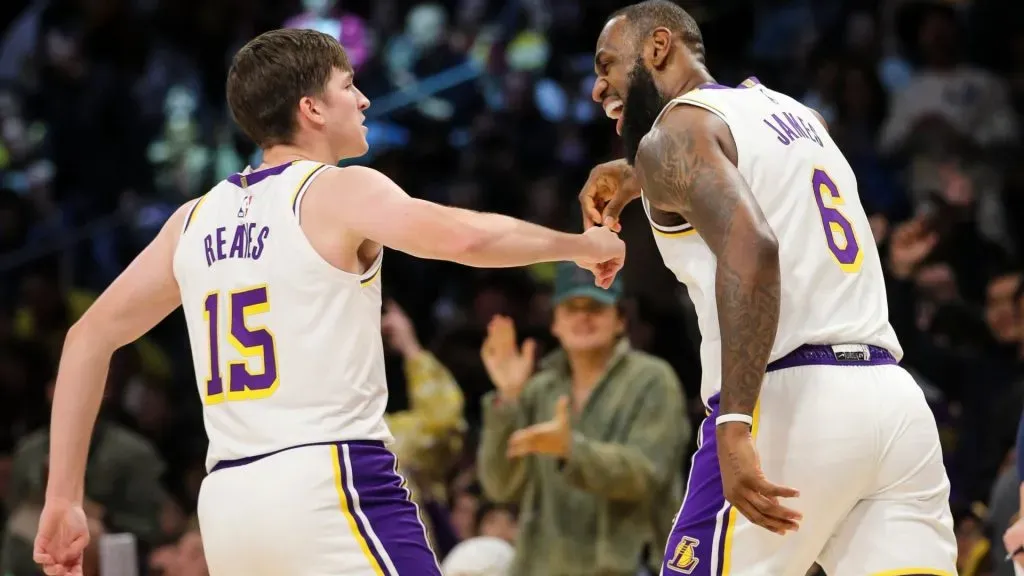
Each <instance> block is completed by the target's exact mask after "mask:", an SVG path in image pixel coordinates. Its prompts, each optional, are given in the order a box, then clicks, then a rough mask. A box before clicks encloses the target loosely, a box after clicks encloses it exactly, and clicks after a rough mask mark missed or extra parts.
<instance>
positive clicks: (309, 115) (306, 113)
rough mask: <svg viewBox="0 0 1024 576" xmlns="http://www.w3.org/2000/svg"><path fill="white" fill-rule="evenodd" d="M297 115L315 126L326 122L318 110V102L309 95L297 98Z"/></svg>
mask: <svg viewBox="0 0 1024 576" xmlns="http://www.w3.org/2000/svg"><path fill="white" fill-rule="evenodd" d="M299 116H300V117H303V118H305V119H306V120H307V121H308V122H310V123H312V124H314V125H316V126H323V125H324V124H326V122H327V121H326V119H325V118H324V116H323V114H321V112H320V106H319V103H318V102H317V101H316V100H315V99H313V98H310V97H309V96H303V97H302V98H300V99H299Z"/></svg>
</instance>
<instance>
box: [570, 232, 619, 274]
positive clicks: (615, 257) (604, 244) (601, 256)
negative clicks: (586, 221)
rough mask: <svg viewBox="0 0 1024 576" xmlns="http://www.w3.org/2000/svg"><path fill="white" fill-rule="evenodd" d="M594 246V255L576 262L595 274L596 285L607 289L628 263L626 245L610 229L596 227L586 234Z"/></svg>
mask: <svg viewBox="0 0 1024 576" xmlns="http://www.w3.org/2000/svg"><path fill="white" fill-rule="evenodd" d="M583 235H584V236H587V237H588V240H590V242H591V243H592V244H593V246H594V250H593V255H592V256H588V257H587V258H586V259H580V260H577V261H576V265H577V266H579V267H580V268H585V269H587V270H590V271H591V272H593V273H594V283H595V284H597V285H598V286H600V287H601V288H605V289H607V288H608V287H610V286H611V285H612V282H613V281H614V280H615V276H616V275H618V273H619V270H622V266H623V264H625V261H626V243H625V242H623V241H622V239H621V238H619V237H618V235H616V234H615V233H614V232H612V231H611V229H610V228H608V227H604V226H594V227H592V228H588V229H587V230H586V231H585V232H584V233H583Z"/></svg>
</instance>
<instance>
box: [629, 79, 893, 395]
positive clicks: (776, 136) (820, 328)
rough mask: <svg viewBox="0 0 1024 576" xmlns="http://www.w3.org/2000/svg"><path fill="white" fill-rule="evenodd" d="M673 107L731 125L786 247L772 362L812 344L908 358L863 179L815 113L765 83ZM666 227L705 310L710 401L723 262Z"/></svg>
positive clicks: (702, 94) (666, 251) (686, 231)
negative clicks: (892, 322)
mask: <svg viewBox="0 0 1024 576" xmlns="http://www.w3.org/2000/svg"><path fill="white" fill-rule="evenodd" d="M673 103H674V105H681V104H689V105H694V106H698V107H701V108H704V109H706V110H708V111H710V112H712V113H714V114H716V115H718V116H719V117H721V118H722V119H723V120H725V122H726V123H727V124H728V125H729V129H730V131H731V133H732V136H733V138H734V139H735V142H736V150H737V157H738V161H737V167H738V169H739V172H740V174H741V175H742V176H743V178H744V179H745V180H746V182H747V184H748V185H749V187H750V189H751V191H752V192H753V194H754V197H755V198H756V200H757V202H758V204H759V206H760V207H761V210H762V211H763V212H764V215H765V218H766V219H767V221H768V223H769V225H770V226H771V228H772V230H773V231H774V233H775V235H776V237H777V239H778V242H779V260H780V265H781V272H782V302H781V312H780V317H779V329H778V334H777V336H776V340H775V345H774V347H773V349H772V354H771V357H770V360H771V361H774V360H778V359H779V358H782V357H783V356H785V355H787V354H788V353H790V352H792V351H793V350H795V349H796V348H798V347H800V346H802V345H805V344H847V343H850V344H853V343H856V344H868V345H875V346H880V347H883V348H886V349H888V350H890V351H891V352H892V353H893V355H894V356H896V357H897V358H899V357H900V356H901V355H902V351H901V350H900V347H899V343H898V341H897V339H896V336H895V333H894V332H893V330H892V328H891V327H890V326H889V321H888V318H889V314H888V306H887V303H886V296H885V282H884V279H883V276H882V267H881V263H880V259H879V255H878V251H877V249H876V247H875V243H874V239H873V237H872V233H871V227H870V223H869V221H868V219H867V215H866V214H865V212H864V209H863V207H862V206H861V204H860V199H859V197H858V194H857V180H856V178H855V176H854V174H853V170H852V169H851V167H850V165H849V163H848V162H847V161H846V159H845V157H844V156H843V154H842V153H841V152H840V151H839V148H838V147H837V146H836V144H835V143H834V142H833V141H832V139H831V137H830V136H829V134H828V132H827V130H826V129H825V127H824V126H822V124H821V122H820V121H819V120H818V119H817V117H816V116H815V114H814V113H813V112H812V111H811V110H810V109H809V108H807V107H805V106H804V105H802V104H801V103H799V102H797V101H796V100H794V99H792V98H790V97H788V96H786V95H784V94H780V93H778V92H775V91H773V90H770V89H768V88H767V87H765V86H763V85H761V84H760V83H759V82H757V81H756V79H750V80H748V81H746V82H744V83H743V85H741V86H740V87H739V88H727V87H724V86H719V85H706V86H703V87H701V88H700V89H697V90H694V91H692V92H689V93H687V94H685V95H683V96H681V97H679V98H676V99H675V100H673ZM670 106H671V105H670ZM668 109H669V108H668V107H667V108H666V110H668ZM662 114H663V115H664V112H663V113H662ZM648 212H649V213H650V210H648ZM656 220H657V219H656V218H653V219H652V226H654V229H655V233H656V234H655V238H656V241H657V243H658V248H659V250H660V251H661V253H662V256H663V258H664V260H665V263H666V265H667V266H668V267H669V268H670V269H671V270H672V271H673V272H674V273H675V275H676V277H677V278H678V279H679V280H680V281H681V282H683V283H685V284H686V285H687V288H688V290H689V294H690V296H691V299H692V300H693V301H694V305H695V306H696V308H697V311H698V316H699V323H700V329H701V335H702V337H703V342H702V345H701V360H702V365H703V366H704V376H705V378H704V386H702V388H703V390H702V391H703V392H704V397H705V399H706V398H707V397H708V396H710V395H711V394H712V393H714V392H715V391H717V388H718V381H719V380H720V375H719V369H720V368H719V367H720V365H721V346H720V338H719V326H718V313H717V307H716V302H715V267H716V261H715V259H714V256H713V255H712V254H711V252H710V249H709V248H708V247H707V246H706V245H705V244H704V242H703V241H701V240H700V237H699V236H698V235H696V234H694V233H693V230H692V227H691V226H690V225H689V224H678V225H676V226H669V227H666V226H662V225H659V224H658V222H657V221H656Z"/></svg>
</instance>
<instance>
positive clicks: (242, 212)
mask: <svg viewBox="0 0 1024 576" xmlns="http://www.w3.org/2000/svg"><path fill="white" fill-rule="evenodd" d="M249 204H252V194H246V195H245V197H244V198H242V205H241V206H239V207H238V217H239V218H245V217H246V216H248V215H249Z"/></svg>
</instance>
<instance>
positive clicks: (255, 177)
mask: <svg viewBox="0 0 1024 576" xmlns="http://www.w3.org/2000/svg"><path fill="white" fill-rule="evenodd" d="M291 165H292V163H291V162H287V163H285V164H279V165H277V166H271V167H270V168H264V169H263V170H257V171H255V172H250V173H248V174H242V173H238V174H232V175H231V176H228V182H231V183H232V184H234V185H235V186H238V187H239V188H245V187H247V186H252V185H253V184H258V183H259V182H260V181H261V180H264V179H265V178H267V177H269V176H277V175H278V174H280V173H282V172H284V171H285V170H286V169H287V168H288V167H289V166H291Z"/></svg>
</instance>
